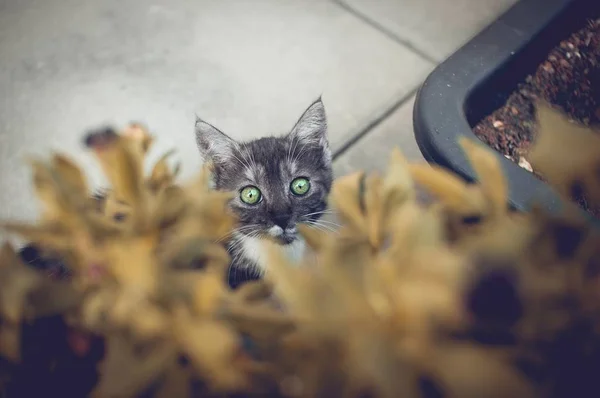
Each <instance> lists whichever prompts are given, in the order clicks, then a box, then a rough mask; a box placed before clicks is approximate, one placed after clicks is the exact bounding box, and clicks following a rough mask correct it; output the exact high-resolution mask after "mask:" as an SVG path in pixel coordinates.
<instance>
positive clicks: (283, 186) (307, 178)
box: [196, 100, 332, 244]
mask: <svg viewBox="0 0 600 398" xmlns="http://www.w3.org/2000/svg"><path fill="white" fill-rule="evenodd" d="M326 134H327V122H326V118H325V111H324V108H323V104H322V102H321V100H318V101H316V102H315V103H313V104H312V105H311V106H310V107H309V108H308V109H307V110H306V112H305V113H304V114H303V115H302V117H301V118H300V120H299V121H298V122H297V123H296V126H295V127H294V128H293V129H292V131H291V132H290V133H289V134H288V135H286V136H284V137H267V138H260V139H258V140H254V141H250V142H247V143H238V142H236V141H234V140H232V139H231V138H229V137H228V136H226V135H225V134H224V133H222V132H220V131H219V130H217V129H216V128H215V127H213V126H211V125H209V124H208V123H206V122H203V121H201V120H198V121H197V122H196V138H197V142H198V147H199V148H200V152H201V154H202V155H203V157H204V160H210V161H212V163H213V165H214V179H215V185H216V188H217V189H219V190H225V191H233V192H237V193H238V195H237V196H236V197H235V199H234V200H233V201H232V203H231V206H232V208H233V210H234V211H235V212H236V214H237V215H238V217H239V219H240V222H241V225H242V226H241V228H240V229H239V233H240V234H243V235H246V236H256V237H271V238H274V239H275V240H276V241H278V242H279V243H281V244H290V243H292V242H293V241H294V240H295V239H296V238H297V224H298V223H302V222H306V223H311V222H314V221H315V220H317V219H318V218H320V216H321V215H322V213H323V211H324V210H325V208H326V198H327V195H328V194H329V190H330V188H331V182H332V170H331V152H330V150H329V145H328V143H327V135H326Z"/></svg>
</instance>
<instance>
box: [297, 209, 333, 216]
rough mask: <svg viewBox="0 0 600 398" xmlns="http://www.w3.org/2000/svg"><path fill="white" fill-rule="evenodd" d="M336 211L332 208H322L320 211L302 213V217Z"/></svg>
mask: <svg viewBox="0 0 600 398" xmlns="http://www.w3.org/2000/svg"><path fill="white" fill-rule="evenodd" d="M335 213H336V212H335V211H333V210H329V209H327V210H322V211H315V212H314V213H308V214H303V215H302V217H308V216H315V215H318V214H335Z"/></svg>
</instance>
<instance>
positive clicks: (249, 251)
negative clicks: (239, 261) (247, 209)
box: [241, 236, 306, 271]
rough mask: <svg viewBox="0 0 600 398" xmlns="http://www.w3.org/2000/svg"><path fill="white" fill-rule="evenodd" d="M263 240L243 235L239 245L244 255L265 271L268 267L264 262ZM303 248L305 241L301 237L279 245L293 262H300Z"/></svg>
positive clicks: (304, 247)
mask: <svg viewBox="0 0 600 398" xmlns="http://www.w3.org/2000/svg"><path fill="white" fill-rule="evenodd" d="M263 242H264V240H263V239H260V238H252V237H247V236H245V237H243V238H242V244H241V246H242V250H243V252H244V257H246V258H247V259H249V260H252V261H253V262H255V263H256V264H257V265H258V266H259V267H260V269H261V270H262V271H265V270H267V269H268V265H267V263H266V262H267V261H266V254H265V250H264V246H263ZM305 249H306V242H304V239H302V238H301V237H300V238H298V239H296V240H295V241H294V242H292V243H290V244H289V245H284V246H281V250H283V252H284V254H285V256H286V257H287V258H288V259H289V260H290V261H291V262H292V263H295V264H298V263H300V261H301V260H302V258H303V257H304V252H305Z"/></svg>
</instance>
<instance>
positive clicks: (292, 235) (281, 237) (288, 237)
mask: <svg viewBox="0 0 600 398" xmlns="http://www.w3.org/2000/svg"><path fill="white" fill-rule="evenodd" d="M268 235H269V236H270V237H271V238H273V239H274V240H275V241H276V242H277V243H279V244H281V245H289V244H291V243H293V242H294V241H295V240H296V239H298V231H297V229H296V227H292V228H287V229H285V230H284V229H283V228H281V227H278V226H274V227H271V228H270V229H269V230H268Z"/></svg>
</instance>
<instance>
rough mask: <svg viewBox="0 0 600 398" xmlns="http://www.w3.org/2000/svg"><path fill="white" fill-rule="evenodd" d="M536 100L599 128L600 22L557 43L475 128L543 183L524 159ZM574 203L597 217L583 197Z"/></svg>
mask: <svg viewBox="0 0 600 398" xmlns="http://www.w3.org/2000/svg"><path fill="white" fill-rule="evenodd" d="M537 99H543V100H545V101H546V102H548V103H550V104H552V105H555V106H556V107H557V108H559V109H562V110H563V111H564V112H565V113H566V114H567V115H568V116H569V117H571V118H572V119H573V120H576V121H578V122H580V123H583V124H585V125H587V126H594V127H596V126H597V127H600V19H597V20H595V21H589V22H587V23H586V25H585V26H584V27H582V28H581V29H580V30H579V31H577V32H576V33H573V34H572V35H571V36H570V37H568V38H567V39H565V40H563V41H562V42H560V44H559V45H558V46H557V47H555V48H554V49H553V50H552V51H551V52H550V54H549V55H548V57H547V58H546V60H545V61H544V62H542V63H541V64H540V65H539V67H538V68H537V71H536V72H535V73H534V74H533V75H530V76H528V77H527V78H526V79H525V82H523V83H522V84H520V85H519V86H518V88H517V90H515V91H514V92H513V93H512V94H511V95H510V96H509V98H508V101H507V102H506V104H505V105H504V106H503V107H501V108H500V109H497V110H496V111H494V112H493V113H492V114H491V115H489V116H487V117H486V118H484V119H483V120H482V121H481V122H479V123H478V124H477V125H476V126H475V127H474V128H473V131H474V133H475V135H477V136H478V137H479V138H480V139H481V140H482V141H483V142H485V143H487V144H488V145H489V146H491V147H492V148H494V149H496V150H497V151H499V152H500V153H502V154H504V155H505V156H506V157H507V158H508V159H510V160H512V161H514V162H516V163H518V164H519V166H521V167H522V168H524V169H526V170H528V171H531V172H533V173H534V174H536V176H538V177H539V178H541V179H543V177H542V176H540V175H538V174H537V173H535V170H532V168H531V165H530V164H529V162H528V161H527V153H528V149H529V147H530V145H531V142H532V138H533V136H534V133H535V113H534V103H535V101H536V100H537ZM598 131H600V128H599V129H598ZM578 201H579V203H580V204H581V205H582V207H583V208H585V209H586V210H588V211H589V212H591V213H592V214H594V215H596V216H597V217H599V216H600V209H590V208H589V207H588V206H587V202H586V201H585V198H578Z"/></svg>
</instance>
